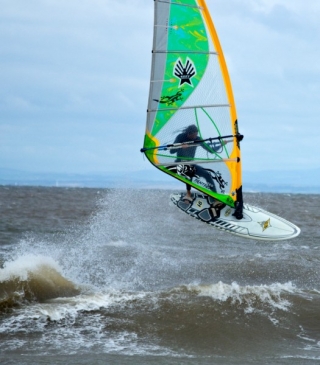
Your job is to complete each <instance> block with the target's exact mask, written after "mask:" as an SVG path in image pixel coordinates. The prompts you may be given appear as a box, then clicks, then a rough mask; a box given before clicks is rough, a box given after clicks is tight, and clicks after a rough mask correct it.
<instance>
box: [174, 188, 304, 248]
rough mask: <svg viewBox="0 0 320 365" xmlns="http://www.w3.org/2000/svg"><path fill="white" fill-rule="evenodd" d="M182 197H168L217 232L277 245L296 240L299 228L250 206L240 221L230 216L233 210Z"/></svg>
mask: <svg viewBox="0 0 320 365" xmlns="http://www.w3.org/2000/svg"><path fill="white" fill-rule="evenodd" d="M184 196H185V194H171V195H170V199H171V201H172V203H173V204H174V205H176V206H177V207H178V208H179V209H181V210H182V211H183V212H185V213H187V214H189V215H190V216H191V217H193V218H196V219H199V220H200V221H202V222H205V223H207V224H210V225H212V226H213V227H215V228H218V229H220V230H223V231H226V232H229V233H232V234H234V235H237V236H241V237H244V238H251V239H256V240H264V241H279V240H287V239H290V238H294V237H297V236H298V235H299V234H300V228H299V227H297V226H296V225H294V224H293V223H291V222H289V221H287V220H285V219H283V218H281V217H278V216H276V215H275V214H272V213H269V212H267V211H265V210H263V209H261V208H258V207H254V206H252V205H249V204H244V206H243V218H242V219H240V220H238V219H236V218H235V217H234V216H233V215H232V214H233V213H234V209H233V208H231V207H229V206H227V205H225V204H222V203H220V202H217V201H216V200H215V199H213V198H211V197H208V196H207V195H204V194H201V193H193V200H192V201H191V202H186V201H184V200H183V198H184Z"/></svg>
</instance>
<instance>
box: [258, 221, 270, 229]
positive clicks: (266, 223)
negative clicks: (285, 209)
mask: <svg viewBox="0 0 320 365" xmlns="http://www.w3.org/2000/svg"><path fill="white" fill-rule="evenodd" d="M259 224H260V226H261V227H262V232H263V231H265V230H266V229H267V228H269V227H271V223H270V218H269V219H268V220H267V221H264V222H259Z"/></svg>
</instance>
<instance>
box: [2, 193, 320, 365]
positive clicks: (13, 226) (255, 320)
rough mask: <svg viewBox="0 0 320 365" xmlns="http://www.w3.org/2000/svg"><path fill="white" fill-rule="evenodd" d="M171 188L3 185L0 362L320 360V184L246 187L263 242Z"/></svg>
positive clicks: (129, 362)
mask: <svg viewBox="0 0 320 365" xmlns="http://www.w3.org/2000/svg"><path fill="white" fill-rule="evenodd" d="M169 194H170V192H167V191H156V190H143V191H139V190H120V189H119V190H117V189H115V190H106V189H71V188H70V189H67V188H37V187H0V267H1V268H0V363H1V364H6V365H7V364H28V365H29V364H92V365H93V364H94V365H99V364H168V365H171V364H174V365H176V364H319V363H320V281H319V277H320V272H319V271H320V267H319V263H320V227H319V223H320V213H319V207H320V196H319V195H311V196H308V195H298V194H297V195H288V194H246V195H245V199H246V201H247V202H248V203H250V204H252V205H258V206H261V207H262V208H264V209H266V210H269V211H271V212H273V213H275V214H278V215H280V216H282V217H284V218H286V219H288V220H291V221H292V222H293V223H295V224H297V225H298V226H299V227H300V228H301V230H302V233H301V235H300V236H299V237H298V238H296V239H293V240H290V241H280V242H261V241H255V240H245V239H243V238H240V237H236V236H232V235H230V234H227V233H223V232H220V231H217V230H215V229H214V228H212V227H210V226H207V225H205V224H203V223H201V222H199V221H197V220H194V219H192V218H190V217H189V216H187V215H185V214H184V213H182V212H181V211H178V210H177V208H175V207H172V206H169Z"/></svg>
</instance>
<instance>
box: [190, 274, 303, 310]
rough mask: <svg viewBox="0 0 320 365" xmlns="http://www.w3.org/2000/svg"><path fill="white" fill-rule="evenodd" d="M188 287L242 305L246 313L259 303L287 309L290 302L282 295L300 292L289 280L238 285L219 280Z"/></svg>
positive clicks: (202, 293) (220, 300)
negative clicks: (267, 283) (264, 283)
mask: <svg viewBox="0 0 320 365" xmlns="http://www.w3.org/2000/svg"><path fill="white" fill-rule="evenodd" d="M188 289H189V290H193V291H195V292H197V293H198V295H199V296H206V297H210V298H212V299H213V300H215V301H218V302H229V303H230V304H232V305H235V304H238V305H243V306H245V312H246V313H250V312H253V311H254V309H255V307H257V305H259V304H264V305H268V306H270V307H272V308H274V309H280V310H283V311H287V310H288V309H289V307H290V306H291V303H290V302H289V301H288V300H287V299H286V298H284V297H283V295H285V294H294V293H298V292H300V291H299V290H298V289H297V288H296V287H295V285H293V284H292V283H291V282H288V283H285V284H280V283H274V284H271V285H245V286H240V285H239V284H237V283H236V282H233V283H232V284H225V283H223V282H221V281H220V282H218V283H217V284H212V285H189V286H188Z"/></svg>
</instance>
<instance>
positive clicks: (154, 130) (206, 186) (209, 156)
mask: <svg viewBox="0 0 320 365" xmlns="http://www.w3.org/2000/svg"><path fill="white" fill-rule="evenodd" d="M242 137H243V136H242V135H240V133H239V128H238V122H237V114H236V107H235V102H234V97H233V92H232V87H231V83H230V78H229V74H228V70H227V66H226V62H225V59H224V56H223V53H222V48H221V46H220V42H219V39H218V36H217V33H216V31H215V28H214V25H213V22H212V20H211V17H210V14H209V11H208V8H207V5H206V3H205V1H204V0H155V2H154V38H153V50H152V67H151V80H150V92H149V102H148V110H147V124H146V132H145V138H144V145H143V148H142V149H141V152H144V153H145V155H146V156H147V158H148V160H149V161H150V162H151V163H152V164H153V165H154V166H155V167H157V168H158V169H160V170H161V171H163V172H165V173H167V174H169V175H171V176H172V177H174V178H176V179H179V180H181V181H182V182H185V183H188V184H189V185H191V186H192V187H194V188H195V189H197V190H199V191H201V192H203V193H205V194H207V195H209V196H212V197H214V198H215V199H217V200H219V201H221V202H223V203H225V204H227V205H229V206H231V207H237V206H240V205H242V183H241V156H240V140H241V139H242Z"/></svg>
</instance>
